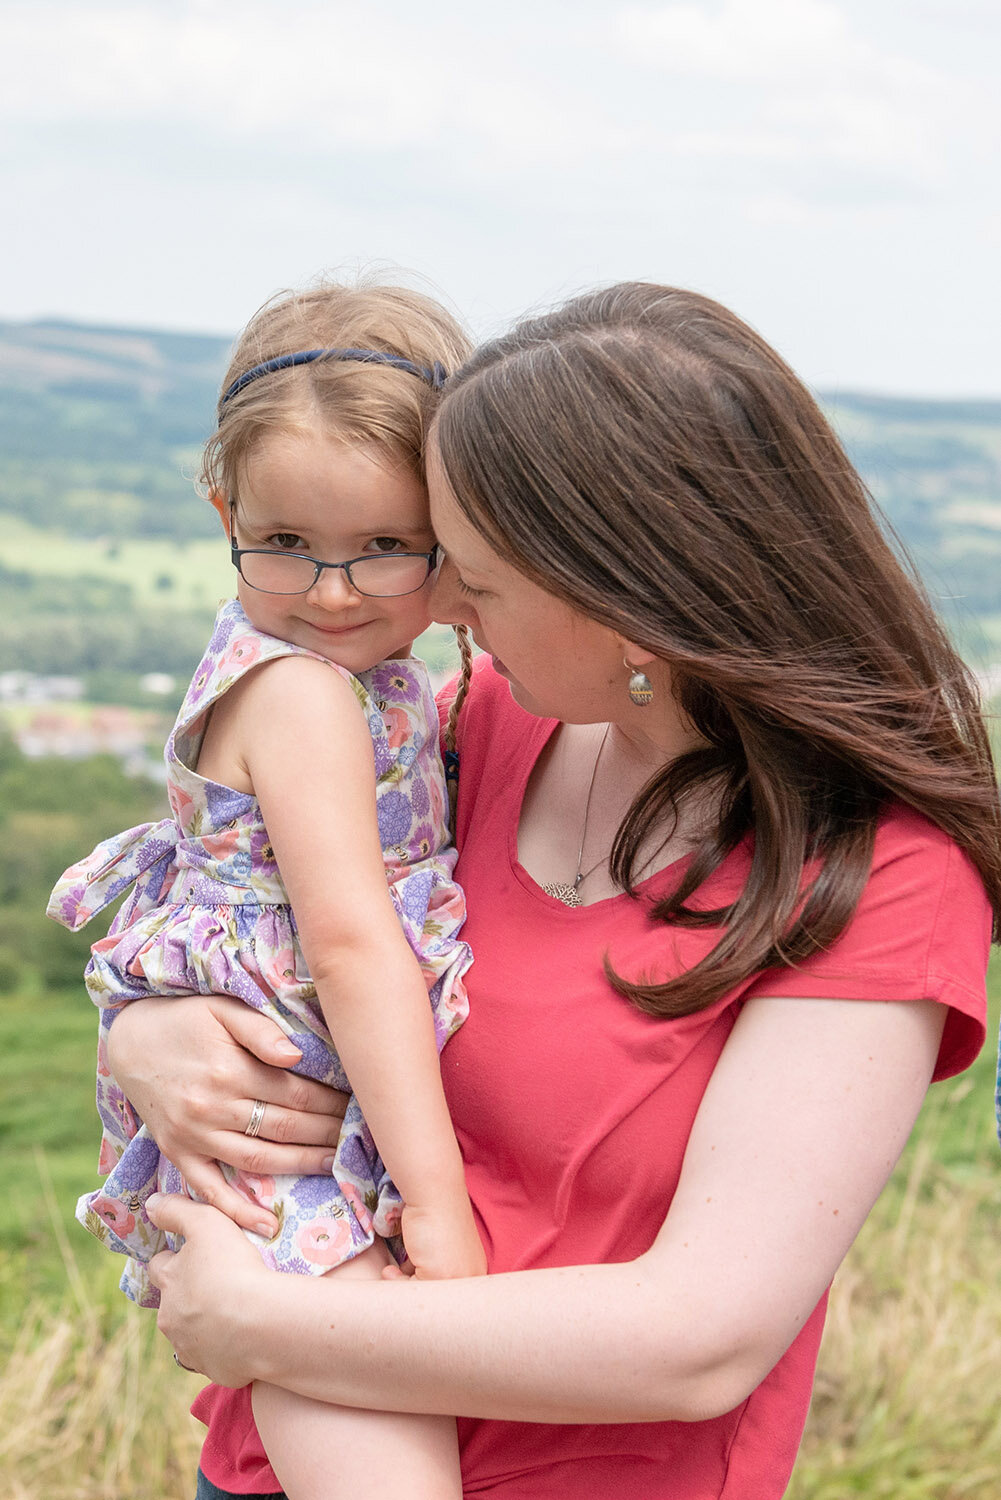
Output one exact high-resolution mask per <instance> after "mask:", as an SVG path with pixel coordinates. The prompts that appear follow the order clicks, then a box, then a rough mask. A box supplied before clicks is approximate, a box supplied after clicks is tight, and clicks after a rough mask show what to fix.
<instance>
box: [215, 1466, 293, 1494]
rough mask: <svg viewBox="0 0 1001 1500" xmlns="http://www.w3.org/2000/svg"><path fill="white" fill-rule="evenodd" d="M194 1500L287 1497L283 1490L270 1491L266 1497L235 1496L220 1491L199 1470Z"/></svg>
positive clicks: (225, 1491)
mask: <svg viewBox="0 0 1001 1500" xmlns="http://www.w3.org/2000/svg"><path fill="white" fill-rule="evenodd" d="M195 1500H287V1497H286V1495H285V1491H284V1490H272V1491H271V1492H270V1493H269V1494H267V1495H260V1494H257V1495H235V1494H234V1493H233V1491H232V1490H221V1489H220V1488H219V1486H218V1485H217V1484H213V1483H212V1481H211V1479H206V1478H205V1475H204V1474H203V1473H202V1471H201V1469H199V1470H198V1488H197V1490H196V1491H195Z"/></svg>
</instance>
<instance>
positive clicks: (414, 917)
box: [396, 870, 434, 927]
mask: <svg viewBox="0 0 1001 1500" xmlns="http://www.w3.org/2000/svg"><path fill="white" fill-rule="evenodd" d="M402 886H403V889H402V890H400V887H399V886H397V887H396V889H397V891H399V893H400V905H401V906H402V907H403V910H404V911H405V912H406V914H407V916H408V917H409V918H410V920H411V922H414V923H416V924H417V926H418V927H423V925H424V918H425V917H426V916H427V909H428V901H429V900H430V899H431V890H432V888H433V886H434V875H433V874H432V873H431V871H430V870H415V871H414V873H413V874H412V875H410V876H408V877H407V879H406V880H404V881H403V882H402Z"/></svg>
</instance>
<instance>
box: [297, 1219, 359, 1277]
mask: <svg viewBox="0 0 1001 1500" xmlns="http://www.w3.org/2000/svg"><path fill="white" fill-rule="evenodd" d="M295 1242H296V1244H297V1245H298V1246H299V1249H300V1250H301V1251H302V1253H303V1255H304V1256H305V1258H306V1260H308V1261H309V1262H310V1264H311V1265H314V1266H337V1265H340V1263H341V1261H342V1260H343V1259H344V1256H345V1253H346V1252H347V1251H348V1250H350V1249H351V1230H350V1228H349V1227H348V1222H347V1220H346V1219H344V1218H336V1219H335V1218H332V1217H331V1218H326V1219H314V1220H313V1222H312V1224H306V1225H304V1227H303V1228H302V1229H300V1230H299V1233H298V1234H297V1235H296V1237H295Z"/></svg>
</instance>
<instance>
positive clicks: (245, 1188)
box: [233, 1171, 275, 1208]
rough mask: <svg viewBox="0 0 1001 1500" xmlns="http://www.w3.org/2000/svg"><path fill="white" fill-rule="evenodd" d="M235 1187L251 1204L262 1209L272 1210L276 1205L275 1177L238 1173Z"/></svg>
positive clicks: (234, 1181) (234, 1183) (234, 1182)
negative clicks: (255, 1204)
mask: <svg viewBox="0 0 1001 1500" xmlns="http://www.w3.org/2000/svg"><path fill="white" fill-rule="evenodd" d="M233 1186H234V1187H235V1188H236V1191H237V1192H238V1193H239V1194H240V1195H241V1197H244V1198H246V1199H247V1201H248V1202H249V1203H257V1204H258V1205H259V1206H260V1207H261V1208H271V1207H273V1205H274V1201H275V1179H274V1178H273V1177H265V1176H258V1175H256V1174H255V1173H253V1172H242V1171H238V1172H237V1174H236V1177H235V1178H234V1179H233Z"/></svg>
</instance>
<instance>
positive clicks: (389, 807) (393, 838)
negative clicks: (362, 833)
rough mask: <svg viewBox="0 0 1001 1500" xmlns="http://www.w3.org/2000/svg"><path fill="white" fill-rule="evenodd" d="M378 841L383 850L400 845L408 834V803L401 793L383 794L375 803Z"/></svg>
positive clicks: (409, 816) (409, 818) (409, 819)
mask: <svg viewBox="0 0 1001 1500" xmlns="http://www.w3.org/2000/svg"><path fill="white" fill-rule="evenodd" d="M375 810H376V814H377V816H378V819H379V839H380V842H381V844H382V847H383V848H384V849H387V848H389V847H390V845H392V844H400V843H402V842H403V840H404V839H405V838H406V836H407V834H408V833H409V832H410V822H411V816H412V815H411V810H410V803H409V802H408V801H407V799H406V797H405V796H404V795H403V793H402V792H397V791H389V792H383V794H382V796H381V797H380V798H379V799H378V801H377V803H376V809H375Z"/></svg>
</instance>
